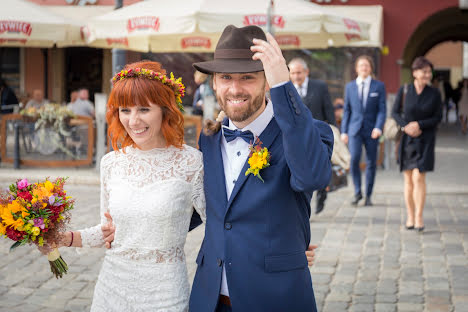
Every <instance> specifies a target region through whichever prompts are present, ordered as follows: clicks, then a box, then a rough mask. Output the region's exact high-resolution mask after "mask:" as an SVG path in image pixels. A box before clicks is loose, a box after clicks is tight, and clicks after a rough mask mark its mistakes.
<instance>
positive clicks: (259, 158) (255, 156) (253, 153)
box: [245, 138, 271, 183]
mask: <svg viewBox="0 0 468 312" xmlns="http://www.w3.org/2000/svg"><path fill="white" fill-rule="evenodd" d="M249 149H250V154H249V161H248V163H249V165H250V168H249V169H247V171H246V172H245V175H246V176H248V175H249V174H253V175H254V176H256V177H257V178H259V179H260V181H262V182H263V183H265V181H263V179H262V176H261V175H260V170H262V169H265V168H267V167H269V166H270V157H271V155H270V152H269V151H268V148H266V147H263V148H262V141H260V139H259V138H257V140H256V141H255V143H254V144H253V145H250V146H249Z"/></svg>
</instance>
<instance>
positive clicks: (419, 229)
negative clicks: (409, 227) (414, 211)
mask: <svg viewBox="0 0 468 312" xmlns="http://www.w3.org/2000/svg"><path fill="white" fill-rule="evenodd" d="M414 229H415V230H416V231H418V232H422V231H424V225H423V226H421V227H414Z"/></svg>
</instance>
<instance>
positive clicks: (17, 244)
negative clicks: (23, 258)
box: [10, 241, 22, 252]
mask: <svg viewBox="0 0 468 312" xmlns="http://www.w3.org/2000/svg"><path fill="white" fill-rule="evenodd" d="M21 245H22V244H21V242H20V241H18V242H15V243H14V244H13V245H11V247H10V252H12V251H13V250H14V249H15V248H16V247H19V246H21Z"/></svg>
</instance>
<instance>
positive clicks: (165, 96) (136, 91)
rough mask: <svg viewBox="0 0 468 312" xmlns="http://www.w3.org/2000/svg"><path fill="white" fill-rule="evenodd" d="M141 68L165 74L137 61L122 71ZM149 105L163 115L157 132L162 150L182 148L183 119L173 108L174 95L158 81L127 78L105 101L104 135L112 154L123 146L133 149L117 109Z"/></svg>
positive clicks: (155, 64)
mask: <svg viewBox="0 0 468 312" xmlns="http://www.w3.org/2000/svg"><path fill="white" fill-rule="evenodd" d="M136 68H145V69H149V70H152V71H154V72H159V73H161V74H163V75H165V74H166V71H165V70H164V69H163V68H162V66H161V64H160V63H158V62H152V61H141V62H136V63H132V64H128V65H126V66H125V70H130V69H133V70H135V69H136ZM149 103H153V104H156V105H159V106H160V107H161V109H162V111H163V120H162V124H161V132H162V134H163V136H164V138H165V139H166V146H171V145H172V146H175V147H179V148H181V147H182V144H183V143H184V117H183V115H182V113H181V112H180V110H179V107H178V106H177V104H176V99H175V95H174V91H173V90H172V89H171V88H170V87H168V86H166V85H164V84H163V83H161V82H160V81H158V80H150V79H148V78H145V77H130V78H125V79H122V80H119V81H117V82H116V83H115V84H114V86H113V88H112V91H111V93H110V95H109V100H108V101H107V113H106V120H107V124H108V125H109V127H108V130H107V135H108V136H109V139H110V141H111V143H112V147H113V149H114V150H115V151H118V150H119V149H120V148H124V147H126V146H133V147H136V144H135V142H133V140H132V138H131V137H130V136H129V135H128V134H127V132H126V131H125V128H124V127H123V125H122V123H121V122H120V119H119V107H133V106H136V105H138V106H144V107H148V106H149Z"/></svg>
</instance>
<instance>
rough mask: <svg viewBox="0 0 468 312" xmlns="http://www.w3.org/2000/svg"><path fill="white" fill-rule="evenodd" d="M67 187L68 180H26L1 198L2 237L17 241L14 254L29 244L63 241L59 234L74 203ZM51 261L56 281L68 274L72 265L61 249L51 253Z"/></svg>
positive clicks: (41, 244) (49, 257) (12, 187)
mask: <svg viewBox="0 0 468 312" xmlns="http://www.w3.org/2000/svg"><path fill="white" fill-rule="evenodd" d="M64 185H65V179H64V178H57V179H56V180H55V181H53V182H52V181H49V180H45V181H43V182H37V183H33V184H30V183H29V182H28V180H27V179H23V180H18V181H17V182H15V183H13V184H11V185H10V186H9V188H8V190H7V191H6V193H5V194H2V195H1V196H0V237H2V236H5V237H6V238H9V239H11V240H13V241H15V243H14V244H13V245H12V246H11V247H10V251H11V250H13V249H14V248H16V247H18V246H21V245H25V244H36V245H38V246H43V245H44V243H46V242H52V243H53V242H56V241H58V240H59V232H62V231H63V228H64V227H65V225H66V224H67V223H68V221H69V220H70V215H69V211H70V210H71V209H73V204H74V200H72V199H71V198H70V197H69V196H67V195H66V191H65V190H64V189H63V186H64ZM48 259H49V264H50V269H51V270H52V273H53V274H54V275H55V277H56V278H58V277H62V275H63V273H67V271H68V266H67V264H66V263H65V261H64V260H63V259H62V257H61V256H60V253H59V251H58V249H57V248H55V249H54V250H53V251H52V252H51V253H49V255H48Z"/></svg>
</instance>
